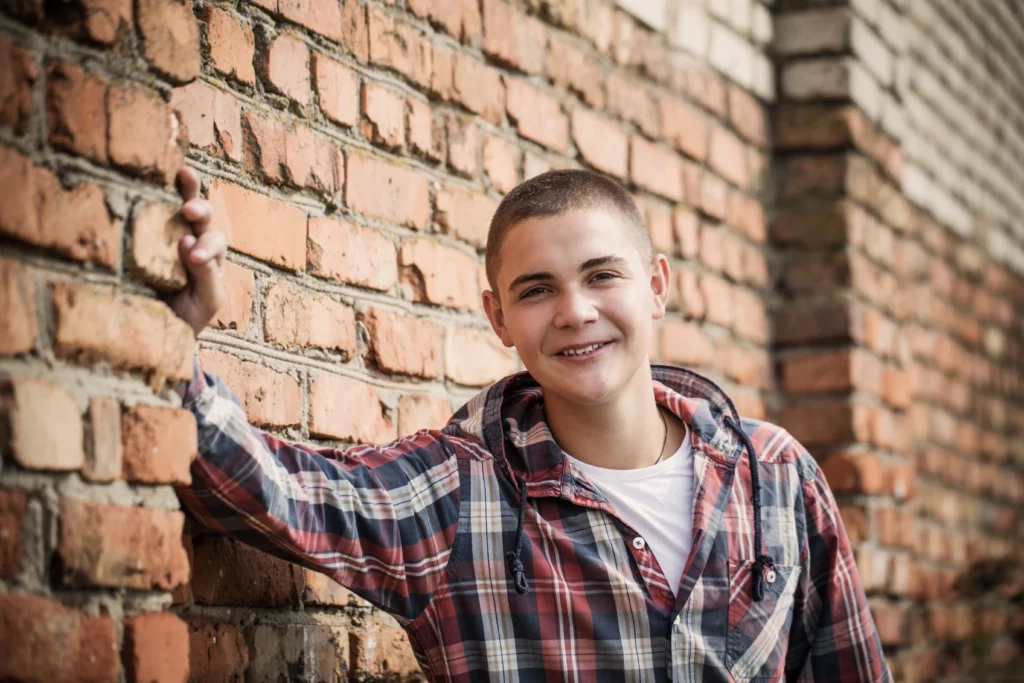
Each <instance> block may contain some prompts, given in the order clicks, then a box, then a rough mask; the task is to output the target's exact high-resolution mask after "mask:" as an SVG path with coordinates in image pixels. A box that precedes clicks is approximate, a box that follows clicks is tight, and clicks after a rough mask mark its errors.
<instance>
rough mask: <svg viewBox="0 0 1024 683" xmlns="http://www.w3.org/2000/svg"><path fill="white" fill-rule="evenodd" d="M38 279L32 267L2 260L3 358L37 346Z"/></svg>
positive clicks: (0, 351)
mask: <svg viewBox="0 0 1024 683" xmlns="http://www.w3.org/2000/svg"><path fill="white" fill-rule="evenodd" d="M37 331H38V322H37V314H36V284H35V276H34V274H33V273H32V271H30V270H29V269H28V268H26V267H25V266H24V265H22V264H21V263H19V262H18V261H13V260H9V259H0V355H17V354H21V353H27V352H28V351H31V350H32V349H33V348H34V347H35V345H36V335H37Z"/></svg>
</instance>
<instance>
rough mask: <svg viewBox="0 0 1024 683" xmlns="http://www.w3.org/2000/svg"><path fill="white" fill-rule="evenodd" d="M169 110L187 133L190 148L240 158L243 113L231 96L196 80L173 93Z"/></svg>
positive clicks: (235, 158)
mask: <svg viewBox="0 0 1024 683" xmlns="http://www.w3.org/2000/svg"><path fill="white" fill-rule="evenodd" d="M171 107H173V108H174V110H175V111H176V112H178V115H179V116H180V117H181V121H182V123H184V124H185V127H186V128H187V129H188V137H189V144H191V145H194V146H196V147H199V148H200V149H202V150H204V151H206V152H208V153H210V154H213V155H215V156H222V157H225V158H228V159H233V160H235V161H238V160H239V159H241V158H242V113H241V108H240V107H239V106H238V100H236V99H235V97H234V96H233V95H231V94H230V93H227V92H224V91H223V90H220V89H218V88H214V87H213V86H211V85H209V84H208V83H205V82H203V81H200V80H195V81H193V82H191V83H189V84H188V85H185V86H182V87H180V88H175V89H174V92H173V93H172V94H171Z"/></svg>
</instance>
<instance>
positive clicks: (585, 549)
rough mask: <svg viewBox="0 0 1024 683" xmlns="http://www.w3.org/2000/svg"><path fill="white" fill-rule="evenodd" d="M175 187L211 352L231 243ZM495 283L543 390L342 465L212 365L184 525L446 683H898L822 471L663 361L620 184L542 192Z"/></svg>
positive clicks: (184, 310) (658, 263)
mask: <svg viewBox="0 0 1024 683" xmlns="http://www.w3.org/2000/svg"><path fill="white" fill-rule="evenodd" d="M179 182H180V186H179V187H180V189H181V192H182V196H183V198H184V199H185V200H186V202H185V204H184V207H183V211H184V214H185V216H186V217H187V218H188V219H189V220H190V221H192V222H193V225H194V228H195V232H196V233H197V236H198V238H193V237H191V236H190V237H186V238H185V239H184V240H183V241H182V244H181V256H182V259H183V260H184V262H185V263H186V264H187V266H188V270H189V273H190V275H191V284H190V285H189V288H188V289H186V290H185V291H183V293H182V294H180V295H179V297H178V298H177V300H175V301H174V302H173V305H174V308H175V311H176V312H177V313H178V314H179V315H180V316H181V317H182V318H184V319H185V320H186V321H188V322H189V323H190V324H191V325H192V327H193V328H194V329H195V331H196V332H197V333H198V332H199V331H200V330H202V329H203V327H204V326H205V325H206V323H207V322H208V321H209V319H210V318H211V317H212V315H213V313H214V311H215V310H216V309H217V307H218V306H219V305H220V303H221V301H222V300H223V291H222V285H221V281H220V279H219V277H218V275H219V269H220V264H221V262H222V260H223V258H224V252H225V240H224V236H223V235H222V234H220V233H219V232H217V231H215V230H213V229H212V228H211V227H210V218H211V209H210V206H209V204H207V203H206V202H205V201H204V200H202V199H200V198H199V192H198V190H199V183H198V178H197V177H196V175H195V173H194V172H192V171H191V170H188V169H186V170H185V171H183V172H182V173H181V175H180V177H179ZM236 229H239V228H236ZM486 265H487V276H488V280H489V283H490V286H491V290H490V291H487V292H484V295H483V303H484V310H485V311H486V313H487V317H488V319H489V320H490V322H491V326H492V327H493V328H494V331H495V332H496V333H497V335H498V336H499V337H500V338H501V340H502V342H503V343H504V344H505V345H506V346H509V347H512V346H514V347H515V348H516V350H517V351H518V353H519V357H520V358H521V359H522V361H523V364H524V365H525V366H526V369H527V372H524V373H519V374H517V375H513V376H510V377H506V378H505V379H503V380H501V381H499V382H497V383H496V384H494V385H493V386H491V387H490V388H488V389H486V390H485V391H483V392H481V393H480V394H479V395H477V396H476V397H475V398H473V399H472V400H471V401H470V402H469V403H467V404H466V405H465V406H463V407H462V408H461V409H459V410H458V412H456V413H455V415H454V416H453V417H452V418H451V421H450V422H449V423H448V425H447V426H446V427H445V428H444V429H443V430H440V431H436V430H424V431H421V432H419V433H417V434H414V435H411V436H406V437H404V438H401V439H399V440H397V441H395V442H393V443H390V444H386V445H378V446H373V445H366V446H356V447H353V448H349V449H344V450H337V449H317V448H312V447H309V446H304V445H301V444H291V443H287V442H284V441H282V440H280V439H278V438H277V437H275V436H271V435H269V434H265V433H263V432H261V431H259V430H258V429H256V428H254V427H252V426H251V425H249V424H248V422H247V421H246V418H245V414H244V412H243V411H242V408H241V407H240V406H239V404H238V402H237V400H236V399H235V397H234V396H233V395H232V394H231V392H230V391H229V390H228V388H227V387H226V386H225V385H224V384H223V383H221V382H220V381H219V380H218V379H216V378H215V377H213V376H211V375H208V374H205V373H203V372H202V371H201V369H200V368H199V365H198V363H197V364H196V372H195V375H194V378H193V380H192V381H191V383H190V384H189V386H188V387H187V390H186V392H185V396H184V402H185V405H186V406H188V407H189V408H190V409H191V410H192V411H193V412H194V413H195V416H196V419H197V422H198V426H199V450H200V453H201V455H200V457H199V458H198V459H196V461H195V462H194V464H193V465H192V474H193V480H194V483H193V484H192V486H191V487H190V488H187V489H182V490H181V491H180V495H181V498H182V500H183V501H184V502H185V504H186V505H187V507H188V508H189V509H190V510H191V511H192V512H193V513H195V515H196V516H197V517H198V518H199V519H200V520H201V521H202V522H204V523H205V524H206V525H208V526H209V527H212V528H213V529H216V530H219V531H222V532H224V533H228V534H230V535H232V536H235V537H237V538H239V539H241V540H242V541H245V542H247V543H251V544H253V545H255V546H258V547H260V548H262V549H264V550H268V551H270V552H274V553H276V554H278V555H280V556H282V557H285V558H287V559H289V560H292V561H295V562H299V563H301V564H303V565H305V566H307V567H310V568H312V569H314V570H317V571H320V572H323V573H324V574H326V575H327V576H329V577H331V578H332V579H334V580H335V581H337V582H338V583H341V584H343V585H344V586H346V587H348V588H350V589H351V590H353V591H354V592H355V593H357V594H358V595H360V596H362V597H363V598H365V599H366V600H369V601H370V602H371V603H373V604H375V605H377V606H379V607H380V608H381V609H383V610H385V611H387V612H389V613H390V614H392V615H394V616H395V618H396V619H397V620H398V621H399V623H401V624H402V626H403V627H404V628H405V630H406V631H407V633H408V634H409V639H410V642H411V643H412V646H413V648H414V650H415V652H416V655H417V657H418V659H419V662H420V664H421V665H422V667H423V669H424V670H425V671H426V672H427V674H428V675H429V676H430V677H431V679H432V680H437V681H459V682H463V681H466V682H469V681H551V680H566V681H616V682H618V681H668V680H672V681H676V682H679V681H781V680H799V681H814V682H819V683H820V682H822V681H834V682H841V683H847V682H850V683H852V682H854V681H865V682H870V683H873V682H875V681H887V680H889V671H888V669H887V667H886V664H885V660H884V658H883V655H882V648H881V645H880V642H879V639H878V636H877V633H876V631H875V627H874V624H873V622H872V619H871V615H870V613H869V611H868V606H867V602H866V600H865V596H864V591H863V588H862V586H861V583H860V580H859V578H858V575H857V569H856V566H855V565H854V562H853V557H852V554H851V551H850V545H849V542H848V540H847V537H846V533H845V531H844V529H843V524H842V521H841V520H840V517H839V513H838V511H837V508H836V504H835V501H834V499H833V497H832V494H831V491H830V490H829V488H828V485H827V484H826V482H825V479H824V478H823V477H822V474H821V471H820V470H819V469H818V466H817V464H816V463H815V461H814V458H813V457H811V456H810V455H809V454H808V452H807V451H806V450H805V449H803V448H802V447H801V446H800V444H798V443H797V442H796V441H795V440H794V439H793V438H792V437H791V436H790V435H789V434H787V433H786V432H785V431H784V430H782V429H780V428H779V427H776V426H774V425H771V424H768V423H765V422H761V421H757V420H750V419H741V418H740V417H739V416H738V415H737V414H736V409H735V407H734V406H733V404H732V402H731V401H730V400H729V398H728V397H727V396H726V395H725V394H724V393H723V392H722V390H721V389H719V388H718V387H717V386H716V385H715V384H713V383H712V382H711V381H709V380H707V379H705V378H703V377H701V376H699V375H697V374H695V373H693V372H690V371H688V370H684V369H681V368H673V367H665V366H652V365H651V363H650V361H649V358H648V349H649V348H650V344H649V342H650V339H651V334H652V329H653V321H654V320H657V319H659V318H661V317H662V316H663V315H664V314H665V302H666V300H667V299H668V293H669V267H668V262H667V260H666V258H665V257H664V256H663V255H661V254H654V253H653V252H652V249H651V244H650V241H649V240H648V237H647V232H646V230H645V228H644V225H643V220H642V218H641V216H640V213H639V211H638V209H637V207H636V204H635V203H634V202H633V200H632V198H631V197H630V196H629V195H628V194H627V193H626V192H625V190H623V189H622V188H621V187H620V186H618V185H617V184H615V183H614V182H612V181H610V180H608V179H606V178H604V177H602V176H600V175H597V174H594V173H590V172H587V171H552V172H549V173H545V174H543V175H540V176H537V177H536V178H533V179H532V180H529V181H527V182H525V183H523V184H522V185H520V186H519V187H517V188H516V189H514V190H513V191H512V192H510V193H509V194H508V195H507V196H506V197H505V199H504V200H503V201H502V202H501V205H500V206H499V207H498V209H497V212H496V213H495V215H494V218H493V220H492V222H491V227H490V233H489V235H488V240H487V254H486ZM710 303H711V305H715V302H710Z"/></svg>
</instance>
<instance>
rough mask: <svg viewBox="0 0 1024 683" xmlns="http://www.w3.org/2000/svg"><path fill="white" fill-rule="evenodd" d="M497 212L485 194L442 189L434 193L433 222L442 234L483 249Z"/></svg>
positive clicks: (496, 204)
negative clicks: (435, 209) (434, 210)
mask: <svg viewBox="0 0 1024 683" xmlns="http://www.w3.org/2000/svg"><path fill="white" fill-rule="evenodd" d="M497 208H498V203H497V202H496V201H494V200H493V199H491V198H490V197H488V196H487V195H485V194H480V193H477V192H468V191H466V190H461V189H459V188H456V187H451V186H445V187H444V188H442V189H441V190H439V191H438V193H437V211H436V212H435V213H434V220H435V221H436V222H437V223H438V225H440V226H441V228H442V229H443V230H444V232H445V233H446V234H449V235H454V236H455V237H457V238H458V239H461V240H465V241H467V242H469V243H470V244H473V245H475V246H478V247H483V246H485V245H486V244H487V231H488V228H489V227H490V222H491V217H492V216H493V215H494V211H495V209H497Z"/></svg>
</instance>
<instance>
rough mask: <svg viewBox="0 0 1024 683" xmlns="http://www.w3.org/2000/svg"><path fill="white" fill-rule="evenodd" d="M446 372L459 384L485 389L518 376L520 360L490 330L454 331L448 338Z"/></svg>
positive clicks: (451, 331)
mask: <svg viewBox="0 0 1024 683" xmlns="http://www.w3.org/2000/svg"><path fill="white" fill-rule="evenodd" d="M444 353H445V361H444V364H445V372H446V374H447V375H448V379H450V380H451V381H453V382H455V383H456V384H464V385H466V386H472V387H482V386H486V385H488V384H491V383H492V382H495V381H497V380H499V379H501V378H502V377H504V376H506V375H510V374H512V373H513V372H515V371H516V370H517V369H518V367H519V359H518V357H517V356H516V354H515V352H514V351H513V350H512V349H508V348H505V346H504V344H502V343H501V340H500V339H498V337H497V336H496V335H495V334H494V333H493V332H491V331H490V330H486V331H485V330H475V329H467V328H453V329H450V330H448V334H447V335H446V338H445V347H444Z"/></svg>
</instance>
